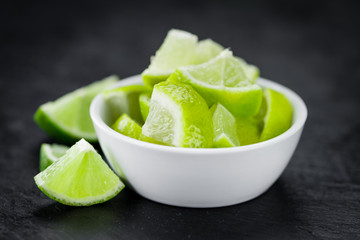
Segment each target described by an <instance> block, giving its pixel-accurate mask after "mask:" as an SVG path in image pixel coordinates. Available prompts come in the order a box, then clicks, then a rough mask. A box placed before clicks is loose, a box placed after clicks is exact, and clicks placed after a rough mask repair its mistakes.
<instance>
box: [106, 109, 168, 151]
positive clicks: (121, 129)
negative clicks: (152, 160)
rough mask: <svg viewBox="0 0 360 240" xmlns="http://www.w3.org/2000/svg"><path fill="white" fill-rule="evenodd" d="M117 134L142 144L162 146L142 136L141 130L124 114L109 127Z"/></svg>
mask: <svg viewBox="0 0 360 240" xmlns="http://www.w3.org/2000/svg"><path fill="white" fill-rule="evenodd" d="M111 128H112V129H114V130H115V131H117V132H118V133H121V134H123V135H125V136H128V137H131V138H134V139H137V140H141V141H144V142H149V143H155V144H160V145H164V144H163V143H161V142H159V141H156V140H154V139H152V138H151V137H147V136H145V135H143V134H142V128H141V127H140V126H139V125H138V124H137V123H136V122H135V121H134V120H133V119H131V117H129V116H128V115H127V114H126V113H124V114H123V115H121V116H120V117H119V119H118V120H116V122H115V123H114V124H113V125H112V127H111Z"/></svg>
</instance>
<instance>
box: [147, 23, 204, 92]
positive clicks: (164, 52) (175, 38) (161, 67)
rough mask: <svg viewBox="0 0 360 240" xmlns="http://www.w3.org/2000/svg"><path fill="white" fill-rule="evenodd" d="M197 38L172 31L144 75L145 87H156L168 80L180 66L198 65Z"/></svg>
mask: <svg viewBox="0 0 360 240" xmlns="http://www.w3.org/2000/svg"><path fill="white" fill-rule="evenodd" d="M196 47H197V36H195V35H193V34H191V33H188V32H185V31H181V30H176V29H172V30H170V31H169V32H168V34H167V36H166V38H165V40H164V42H163V44H162V45H161V46H160V48H159V50H158V51H157V52H156V54H155V56H154V57H152V58H151V63H150V65H149V67H148V68H147V69H146V70H145V71H144V72H143V73H142V77H143V81H144V83H145V85H148V86H154V85H155V84H156V83H159V82H161V81H164V80H166V79H167V78H168V77H169V76H170V74H171V73H172V72H173V71H174V70H175V68H177V67H179V66H187V65H191V64H196V62H197V56H196Z"/></svg>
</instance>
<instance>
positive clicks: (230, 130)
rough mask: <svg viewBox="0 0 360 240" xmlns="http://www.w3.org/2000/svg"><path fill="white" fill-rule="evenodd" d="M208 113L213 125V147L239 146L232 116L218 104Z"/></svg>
mask: <svg viewBox="0 0 360 240" xmlns="http://www.w3.org/2000/svg"><path fill="white" fill-rule="evenodd" d="M210 111H211V112H212V120H213V125H214V147H216V148H223V147H235V146H240V143H239V139H238V137H237V134H236V131H234V129H236V120H235V118H234V116H233V115H232V114H231V113H230V112H229V111H228V110H227V109H226V108H225V107H224V106H222V105H221V104H220V103H217V104H214V105H213V106H212V107H211V109H210Z"/></svg>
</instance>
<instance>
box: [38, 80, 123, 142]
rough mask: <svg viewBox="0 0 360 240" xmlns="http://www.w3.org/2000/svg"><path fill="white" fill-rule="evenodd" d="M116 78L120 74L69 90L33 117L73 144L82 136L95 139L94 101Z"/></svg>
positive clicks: (40, 108) (91, 140)
mask: <svg viewBox="0 0 360 240" xmlns="http://www.w3.org/2000/svg"><path fill="white" fill-rule="evenodd" d="M117 80H118V77H117V76H110V77H108V78H105V79H103V80H102V81H98V82H94V83H92V84H90V85H88V86H86V87H83V88H80V89H77V90H75V91H74V92H71V93H68V94H66V95H64V96H63V97H61V98H59V99H57V100H56V101H54V102H48V103H45V104H43V105H41V106H40V107H39V108H38V110H37V111H36V113H35V115H34V121H35V122H36V123H37V124H38V125H39V127H40V128H42V129H43V130H44V131H45V132H46V133H47V134H49V135H50V136H52V137H53V138H55V139H57V140H59V141H61V142H65V143H70V144H72V143H74V142H76V141H77V140H79V139H81V138H85V139H86V140H88V141H90V142H96V141H97V137H96V133H95V129H94V126H93V124H92V121H91V118H90V113H89V108H90V104H91V101H92V99H93V98H94V97H95V96H96V95H97V94H98V93H99V92H101V91H102V90H103V89H104V88H106V87H108V86H110V85H112V84H114V83H115V82H116V81H117Z"/></svg>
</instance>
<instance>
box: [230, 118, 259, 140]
mask: <svg viewBox="0 0 360 240" xmlns="http://www.w3.org/2000/svg"><path fill="white" fill-rule="evenodd" d="M236 126H237V135H238V138H239V141H240V145H241V146H244V145H249V144H253V143H257V142H259V139H260V129H261V126H260V123H259V120H258V119H257V118H254V117H248V118H237V119H236Z"/></svg>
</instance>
